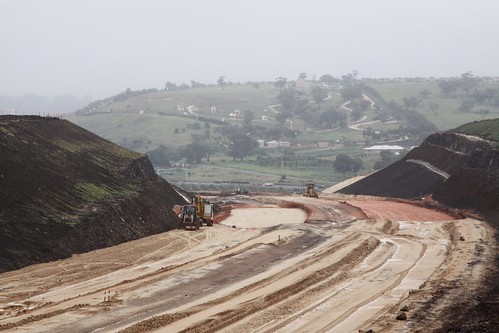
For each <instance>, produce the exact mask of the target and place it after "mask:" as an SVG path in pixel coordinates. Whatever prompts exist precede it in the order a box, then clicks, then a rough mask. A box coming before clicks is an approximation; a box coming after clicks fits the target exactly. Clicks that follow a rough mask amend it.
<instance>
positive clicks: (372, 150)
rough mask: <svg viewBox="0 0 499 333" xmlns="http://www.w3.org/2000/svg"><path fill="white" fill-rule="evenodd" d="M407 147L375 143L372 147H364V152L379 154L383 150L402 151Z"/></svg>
mask: <svg viewBox="0 0 499 333" xmlns="http://www.w3.org/2000/svg"><path fill="white" fill-rule="evenodd" d="M404 150H405V148H404V147H402V146H392V145H375V146H371V147H366V148H364V152H366V153H369V154H379V153H381V152H382V151H390V152H392V153H400V152H401V151H404Z"/></svg>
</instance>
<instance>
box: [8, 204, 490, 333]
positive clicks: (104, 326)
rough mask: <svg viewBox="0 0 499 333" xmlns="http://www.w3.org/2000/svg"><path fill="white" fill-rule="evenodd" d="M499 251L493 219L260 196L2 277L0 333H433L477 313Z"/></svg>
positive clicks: (403, 206) (405, 207) (414, 208)
mask: <svg viewBox="0 0 499 333" xmlns="http://www.w3.org/2000/svg"><path fill="white" fill-rule="evenodd" d="M282 202H286V204H284V205H283V204H282ZM276 204H279V205H280V206H281V207H283V206H285V207H291V208H279V207H277V206H276ZM293 207H294V208H293ZM298 208H302V209H304V210H302V209H298ZM305 211H307V213H305ZM305 221H306V223H304V222H305ZM493 249H494V243H493V240H492V232H491V230H490V229H489V227H488V226H487V225H486V224H485V223H484V222H482V221H479V220H475V219H471V218H467V219H463V220H454V219H453V218H452V217H451V216H449V215H447V214H445V213H442V212H438V211H433V210H429V209H426V208H421V207H417V206H413V205H410V204H406V203H398V202H392V201H381V200H372V199H369V200H368V199H362V198H360V199H359V198H355V199H354V198H345V197H342V198H341V199H339V198H334V197H329V198H324V199H322V198H321V199H315V198H303V197H280V198H277V197H276V198H270V197H261V198H257V201H256V203H255V204H253V205H252V206H251V207H250V208H239V209H234V210H232V214H231V216H230V217H229V218H227V219H226V220H225V221H223V223H222V224H216V225H214V226H213V227H206V226H205V227H203V228H201V229H200V230H198V231H185V230H173V231H170V232H167V233H163V234H159V235H155V236H151V237H147V238H144V239H141V240H137V241H133V242H129V243H126V244H121V245H119V246H115V247H112V248H107V249H102V250H98V251H93V252H90V253H86V254H81V255H75V256H73V257H72V258H69V259H66V260H59V261H56V262H51V263H46V264H39V265H33V266H30V267H26V268H24V269H20V270H17V271H13V272H8V273H4V274H1V275H0V331H5V332H72V333H79V332H148V331H150V332H203V333H205V332H238V333H242V332H359V330H368V329H372V330H374V331H375V332H415V331H420V332H428V331H432V330H436V329H440V328H445V327H446V326H445V325H446V323H448V322H449V321H451V320H452V319H455V318H456V317H458V316H460V315H465V312H464V311H461V312H460V311H459V309H464V308H463V307H465V306H470V305H473V302H475V301H476V297H475V296H476V293H477V292H478V291H479V290H480V287H481V285H482V282H483V278H484V274H485V272H486V270H487V268H488V267H489V265H490V264H491V262H492V258H491V257H492V253H493ZM403 306H407V310H408V311H406V312H404V313H405V314H406V315H407V320H403V321H402V320H396V319H395V318H396V316H397V315H398V314H399V313H400V309H401V308H402V307H403ZM450 309H452V311H450ZM456 309H457V311H456Z"/></svg>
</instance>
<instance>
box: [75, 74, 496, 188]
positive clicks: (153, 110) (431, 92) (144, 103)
mask: <svg viewBox="0 0 499 333" xmlns="http://www.w3.org/2000/svg"><path fill="white" fill-rule="evenodd" d="M324 77H325V76H324ZM498 91H499V82H498V81H496V80H493V79H491V78H477V77H473V76H472V75H471V74H470V73H465V74H463V75H461V77H457V78H447V79H396V80H395V79H390V80H388V79H383V80H372V79H364V80H359V79H356V78H355V77H353V76H352V75H347V76H344V77H342V78H341V79H334V80H333V81H327V80H324V79H323V77H321V80H316V81H311V80H308V81H305V80H297V81H288V82H286V84H284V85H281V86H278V85H277V84H276V82H261V83H246V84H226V85H224V86H217V85H201V84H197V85H196V86H194V87H189V86H187V85H182V86H180V87H177V86H175V85H170V86H168V90H167V89H164V90H158V89H149V90H142V91H131V90H127V91H125V92H123V93H121V94H118V95H116V96H112V97H109V98H107V99H104V100H101V101H95V102H93V103H91V104H90V105H89V106H88V107H86V108H83V109H81V110H78V111H77V112H75V113H73V114H71V115H69V116H68V119H69V120H70V121H72V122H74V123H76V124H78V125H80V126H82V127H84V128H86V129H88V130H91V131H92V132H95V133H96V134H98V135H100V136H102V137H104V138H106V139H108V140H110V141H112V142H115V143H117V144H119V145H122V146H124V147H127V148H129V149H132V150H135V151H138V152H141V153H147V154H148V155H149V156H150V158H151V160H152V162H153V164H154V165H155V166H156V167H161V168H167V167H169V166H170V165H171V163H172V162H178V163H184V165H185V163H186V162H187V163H188V165H189V167H188V169H189V171H188V172H186V171H185V170H181V171H179V172H178V173H175V172H173V171H171V170H170V171H168V175H166V176H165V177H167V178H168V179H169V180H172V181H179V180H180V179H181V180H183V181H186V180H187V179H189V180H198V181H203V180H210V179H214V178H216V179H223V180H227V179H228V180H240V179H241V177H243V180H248V181H249V182H259V181H261V179H260V178H261V177H262V175H260V176H258V177H255V176H254V175H253V176H251V175H250V174H249V173H248V171H254V170H259V172H261V173H263V174H264V175H265V176H263V177H264V178H265V179H269V180H271V181H279V180H281V181H282V180H283V179H287V180H288V181H291V180H292V179H295V180H296V179H299V178H300V179H302V178H304V177H309V178H312V179H315V180H317V181H320V182H324V183H331V182H336V181H339V180H341V179H344V178H347V177H350V176H351V175H352V174H354V173H364V174H365V173H369V172H372V171H374V170H375V169H377V168H379V167H382V166H383V165H386V164H387V163H389V162H390V161H393V160H395V159H397V158H400V156H388V155H386V154H385V156H380V155H379V154H378V155H376V156H373V155H369V156H368V155H366V154H364V153H363V148H364V147H366V146H369V145H374V144H392V145H401V146H404V147H408V148H409V147H411V146H414V145H418V144H419V143H420V142H421V141H422V140H423V139H424V138H425V137H426V136H428V135H429V134H431V133H433V132H435V131H438V130H441V131H442V130H449V129H452V128H456V127H459V126H461V125H462V124H465V123H471V122H473V121H478V120H482V119H493V118H498V117H499V93H498ZM366 98H368V99H370V100H371V101H372V102H373V104H371V101H368V100H366ZM344 103H347V104H344ZM355 123H359V125H358V126H357V127H356V128H357V129H356V128H355V126H354V127H353V128H352V127H351V126H352V125H353V124H355ZM243 134H244V135H247V136H249V137H251V139H252V140H253V141H255V144H256V140H263V141H265V142H266V145H267V143H268V142H269V141H273V140H274V141H281V142H282V141H284V142H285V143H284V144H282V145H281V147H278V148H269V147H268V146H267V147H266V148H262V149H256V150H253V151H252V153H250V154H247V155H245V156H244V158H243V159H240V158H239V157H238V158H236V156H238V155H237V152H236V153H234V152H232V153H231V152H230V149H231V147H232V145H233V141H234V138H235V137H237V136H241V135H243ZM320 142H322V144H321V146H319V145H320ZM196 149H198V150H199V151H197V152H196ZM193 152H194V153H196V154H198V155H197V156H193V155H192V153H193ZM341 154H346V155H348V156H350V157H351V158H352V159H360V160H361V161H362V167H361V168H360V169H359V170H353V169H352V171H351V172H344V171H343V172H338V170H337V169H336V168H334V165H333V164H334V161H335V159H336V157H337V156H338V155H341ZM201 167H202V168H201ZM220 168H229V169H230V170H234V169H235V170H236V171H235V172H234V173H232V172H231V173H228V172H225V171H220V170H227V169H220ZM237 170H246V172H245V173H244V174H242V175H241V174H240V173H239V172H237ZM290 179H291V180H290Z"/></svg>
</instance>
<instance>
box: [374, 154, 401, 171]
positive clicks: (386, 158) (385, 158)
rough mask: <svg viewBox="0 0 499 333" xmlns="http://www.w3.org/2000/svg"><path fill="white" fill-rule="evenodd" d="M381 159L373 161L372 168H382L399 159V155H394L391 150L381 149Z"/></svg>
mask: <svg viewBox="0 0 499 333" xmlns="http://www.w3.org/2000/svg"><path fill="white" fill-rule="evenodd" d="M379 154H380V157H381V159H380V160H379V161H376V162H375V163H374V170H379V169H382V168H384V167H386V166H388V165H390V164H392V163H393V162H395V161H397V160H399V159H400V157H401V156H400V155H395V154H394V153H392V152H391V151H387V150H383V151H381V152H380V153H379Z"/></svg>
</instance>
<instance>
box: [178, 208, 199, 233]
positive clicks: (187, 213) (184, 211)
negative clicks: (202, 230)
mask: <svg viewBox="0 0 499 333" xmlns="http://www.w3.org/2000/svg"><path fill="white" fill-rule="evenodd" d="M173 211H174V212H175V213H176V214H177V215H178V217H179V218H180V221H179V222H178V224H177V229H195V230H198V229H199V227H200V226H201V224H202V222H201V219H200V218H199V216H198V214H197V209H196V206H194V205H185V206H178V205H175V206H174V208H173Z"/></svg>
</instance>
